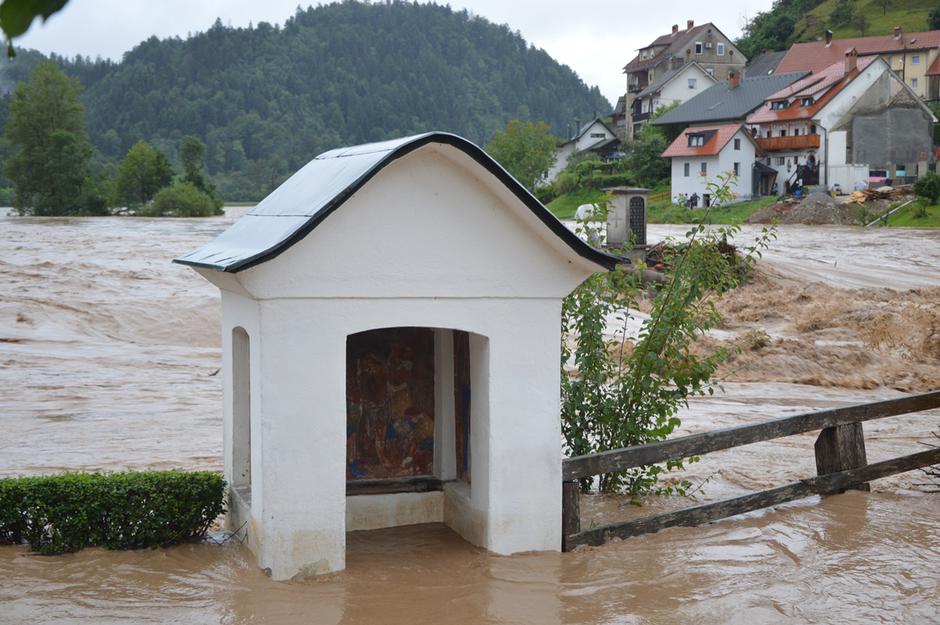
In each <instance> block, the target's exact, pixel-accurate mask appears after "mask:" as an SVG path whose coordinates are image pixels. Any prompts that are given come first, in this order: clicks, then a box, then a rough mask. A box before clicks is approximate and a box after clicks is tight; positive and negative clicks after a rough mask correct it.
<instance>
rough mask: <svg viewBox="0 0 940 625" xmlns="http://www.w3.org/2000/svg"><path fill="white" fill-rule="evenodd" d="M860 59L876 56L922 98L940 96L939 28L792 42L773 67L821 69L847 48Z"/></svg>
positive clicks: (778, 68)
mask: <svg viewBox="0 0 940 625" xmlns="http://www.w3.org/2000/svg"><path fill="white" fill-rule="evenodd" d="M853 48H854V49H855V50H857V51H858V56H859V57H860V58H866V57H878V56H880V57H881V58H882V59H884V60H885V62H886V63H887V64H888V66H889V67H890V68H891V70H892V71H894V72H895V73H896V74H897V75H898V77H900V79H901V80H903V81H904V83H905V84H906V85H907V86H908V87H910V88H911V89H912V90H913V91H914V93H916V94H917V95H918V96H920V97H921V98H924V99H925V100H938V99H940V30H931V31H926V32H915V33H905V32H903V30H902V29H901V28H900V27H895V29H894V33H893V34H891V35H881V36H875V37H852V38H850V39H833V38H832V32H831V31H827V32H826V38H825V40H822V41H809V42H806V43H796V44H793V46H791V47H790V49H789V50H788V51H787V54H786V56H784V57H783V60H782V61H780V64H779V65H778V66H777V69H776V71H777V72H797V71H811V72H814V73H815V72H818V71H821V70H823V69H825V68H827V67H829V66H830V65H832V64H833V63H839V62H841V61H842V58H843V57H844V56H845V53H846V52H847V51H849V50H851V49H853Z"/></svg>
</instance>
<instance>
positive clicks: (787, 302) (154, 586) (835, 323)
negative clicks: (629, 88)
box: [0, 210, 940, 625]
mask: <svg viewBox="0 0 940 625" xmlns="http://www.w3.org/2000/svg"><path fill="white" fill-rule="evenodd" d="M237 212H240V211H238V210H234V211H230V212H229V215H227V216H226V217H220V218H213V219H205V220H185V219H184V220H170V219H165V220H150V219H131V218H97V219H64V218H63V219H58V218H46V219H34V218H15V217H0V397H2V405H3V408H2V411H0V430H2V432H3V434H2V437H0V475H21V474H40V473H52V472H58V471H64V470H68V469H84V470H95V469H102V470H120V469H125V468H169V467H182V468H188V469H196V468H199V469H213V470H220V469H221V438H222V436H221V385H220V375H221V373H220V372H219V366H220V353H219V331H218V325H219V319H218V313H219V310H218V295H217V292H216V290H215V288H214V287H212V286H211V285H209V284H208V283H206V282H204V281H203V280H202V279H200V278H199V277H198V276H197V275H196V274H195V273H193V272H192V271H190V270H189V269H187V268H185V267H180V266H177V265H171V264H170V263H169V260H170V259H171V258H172V257H173V256H175V255H177V254H179V253H181V252H184V251H187V250H189V249H192V248H194V247H196V246H197V245H198V244H199V243H201V242H204V241H206V240H208V239H210V238H211V237H212V236H214V235H215V234H216V233H217V232H219V231H221V230H222V229H223V228H224V227H225V226H227V225H228V224H229V223H231V222H232V220H233V219H234V216H235V213H237ZM681 231H683V228H681V227H677V226H652V227H651V228H650V236H651V238H652V239H653V240H656V239H658V238H659V237H661V236H662V235H665V234H679V233H681ZM754 231H755V230H754V229H746V230H745V233H744V234H743V235H742V236H746V235H747V233H748V232H751V233H753V232H754ZM892 289H893V290H892ZM722 306H723V312H724V313H725V315H726V318H727V322H726V324H725V325H724V326H723V327H722V328H721V329H719V330H717V331H715V332H713V333H711V334H710V336H709V337H708V338H707V340H708V341H712V342H714V343H721V342H725V343H734V342H735V341H738V344H739V346H742V347H743V350H742V355H741V356H740V357H738V359H737V360H736V361H735V362H732V363H729V365H728V366H727V367H726V368H725V369H723V372H722V377H723V379H724V380H726V383H725V384H724V385H723V390H722V392H719V393H717V394H716V395H715V396H714V397H710V398H707V399H700V400H696V401H693V402H692V405H691V406H690V408H689V409H688V410H685V411H684V412H683V414H682V415H681V416H682V418H683V426H682V430H683V431H684V432H696V431H703V430H706V429H712V428H716V427H723V426H728V425H734V424H739V423H747V422H754V421H759V420H763V419H766V418H770V417H776V416H785V415H788V414H795V413H798V412H804V411H809V410H813V409H819V408H824V407H830V406H837V405H842V404H846V403H856V402H864V401H870V400H874V399H879V398H887V397H893V396H897V395H899V394H900V392H901V391H917V390H927V389H928V388H930V387H932V386H933V387H936V386H940V311H938V308H940V232H938V231H916V230H889V229H875V230H860V229H854V228H840V227H801V226H791V227H786V228H781V229H780V236H779V239H778V240H777V242H776V243H775V244H774V249H773V251H772V252H771V253H770V254H768V255H767V256H766V260H765V262H764V263H763V269H762V270H761V274H760V276H759V278H758V279H757V280H755V281H754V283H753V284H751V285H749V286H747V287H744V288H743V289H741V290H740V292H739V293H736V294H735V295H733V296H732V299H731V300H729V302H727V303H723V304H722ZM899 317H900V318H899ZM938 427H940V414H937V411H935V412H933V413H922V414H917V415H907V416H902V417H895V418H892V419H885V420H881V421H876V422H872V423H870V424H866V425H865V430H866V437H867V440H868V453H869V459H870V460H871V461H877V460H882V459H886V458H888V457H892V456H895V455H902V454H906V453H913V452H915V451H919V450H921V449H922V448H923V447H922V445H923V444H924V443H925V442H928V441H930V440H931V435H930V432H931V430H935V429H937V428H938ZM814 438H815V435H805V436H795V437H791V438H787V439H782V440H780V441H775V442H768V443H761V444H757V445H751V446H748V447H744V448H739V449H733V450H728V451H726V452H719V453H716V454H712V455H709V456H707V457H706V458H705V459H704V460H703V461H702V462H700V463H697V464H694V465H692V466H691V467H690V468H689V470H688V471H687V472H686V474H685V475H686V477H688V478H689V479H691V480H692V481H693V482H694V483H696V484H698V483H701V482H704V486H703V491H702V492H701V493H700V494H699V500H708V499H712V498H719V497H726V496H729V495H731V494H735V493H740V492H744V491H747V490H753V489H757V488H764V487H769V486H772V485H776V484H782V483H784V482H789V481H793V480H795V479H799V478H801V477H807V476H810V475H813V474H814V472H815V465H814V460H813V453H812V445H813V441H814ZM924 480H925V478H924V477H923V476H922V475H921V474H919V473H909V474H904V475H900V476H895V477H893V478H889V479H887V480H882V481H880V482H876V483H875V484H874V485H873V492H872V493H870V494H866V493H861V492H850V493H847V494H845V495H839V496H835V497H830V498H826V499H825V500H819V499H815V498H814V499H809V500H806V501H803V502H797V503H793V504H789V505H785V506H780V507H778V508H776V509H774V510H770V511H764V512H759V513H752V514H749V515H744V516H741V517H737V518H735V519H729V520H725V521H722V522H719V523H716V524H713V525H710V526H707V527H702V528H693V529H686V528H675V529H670V530H665V531H663V532H660V533H659V534H655V535H651V536H646V537H641V538H633V539H630V540H627V541H623V542H614V543H611V544H608V545H605V546H603V547H599V548H592V549H587V550H583V551H578V552H575V553H569V554H556V553H539V554H524V555H519V556H514V557H499V556H493V555H489V554H487V553H485V552H483V551H481V550H479V549H476V548H474V547H471V546H469V545H468V544H466V543H464V542H462V541H461V540H460V539H459V538H457V537H456V536H455V535H454V534H452V533H450V532H449V531H448V530H446V529H444V528H442V527H437V526H415V527H408V528H398V529H392V530H381V531H376V532H359V533H354V534H351V535H350V537H349V553H348V568H347V570H346V571H345V572H343V573H339V574H335V575H331V576H327V577H325V578H321V579H317V580H309V581H306V582H302V583H275V582H271V581H270V580H269V579H268V578H267V577H265V575H264V574H263V573H262V572H261V571H259V570H257V569H256V567H255V566H254V564H253V563H252V562H251V561H250V560H249V558H248V556H247V553H246V552H245V551H244V550H243V548H242V547H240V546H238V545H234V544H226V545H223V546H217V545H213V544H198V545H185V546H181V547H177V548H172V549H166V550H154V551H142V552H108V551H102V550H97V549H89V550H85V551H83V552H80V553H78V554H74V555H68V556H61V557H54V558H44V557H38V556H32V555H29V554H28V553H27V550H26V549H25V548H22V547H0V623H53V622H54V623H111V622H124V623H145V622H146V623H168V622H175V623H220V622H221V623H254V622H259V623H298V622H304V623H314V624H321V623H323V624H327V623H329V624H334V623H408V624H416V623H428V624H432V623H433V624H438V623H533V624H535V623H539V624H548V623H622V624H629V623H644V624H658V623H662V624H667V623H669V624H671V623H682V622H693V623H701V624H709V623H716V624H717V623H747V624H748V625H756V624H758V623H780V622H787V623H835V622H838V623H843V624H849V623H876V622H887V623H918V624H920V623H937V622H940V495H930V494H926V493H925V492H924V489H923V488H922V487H920V486H918V483H919V482H923V481H924ZM675 503H676V502H673V501H671V500H669V499H657V500H654V501H650V502H649V503H648V505H646V506H644V507H642V508H635V507H633V506H629V505H627V504H625V503H624V502H623V501H622V500H620V499H615V498H602V497H590V498H584V503H583V510H582V514H583V517H584V518H583V521H582V522H583V525H584V526H585V527H588V526H590V525H592V524H597V523H603V522H609V521H611V520H614V519H617V518H623V517H625V516H636V515H642V514H648V513H650V512H652V511H658V510H660V509H663V508H666V507H670V506H673V505H675ZM679 503H680V504H681V503H684V502H679Z"/></svg>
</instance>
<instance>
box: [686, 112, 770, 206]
mask: <svg viewBox="0 0 940 625" xmlns="http://www.w3.org/2000/svg"><path fill="white" fill-rule="evenodd" d="M735 138H739V139H741V149H740V150H735V149H734V139H735ZM755 158H756V157H755V149H754V144H753V143H751V141H750V139H748V137H747V136H746V135H745V133H744V131H740V130H739V131H738V132H737V133H736V134H735V135H734V137H732V138H731V140H730V141H728V144H727V145H726V146H725V147H724V149H723V150H722V151H721V152H720V153H719V154H718V155H717V156H688V157H686V156H677V157H674V158H673V159H672V166H671V169H672V181H671V183H672V190H671V193H672V200H673V202H679V201H680V197H679V196H680V195H681V194H683V193H684V194H685V195H686V196H687V197H688V196H690V195H692V194H693V193H697V194H698V196H699V207H701V206H702V199H701V198H702V195H704V194H705V193H709V190H708V188H707V185H708V184H709V183H716V184H717V183H718V175H719V174H726V173H728V172H731V171H733V170H734V163H736V162H737V163H740V165H741V166H740V175H739V176H738V178H737V183H736V184H735V185H734V186H733V187H732V191H734V192H735V193H736V194H737V198H736V200H737V201H743V200H746V199H749V198H750V197H751V191H752V189H753V187H752V180H753V166H754V160H755ZM703 161H705V162H707V163H708V175H707V176H702V175H701V174H700V172H701V163H702V162H703ZM685 163H689V175H688V177H686V176H685V174H684V167H685Z"/></svg>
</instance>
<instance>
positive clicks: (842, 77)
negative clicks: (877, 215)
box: [747, 48, 936, 192]
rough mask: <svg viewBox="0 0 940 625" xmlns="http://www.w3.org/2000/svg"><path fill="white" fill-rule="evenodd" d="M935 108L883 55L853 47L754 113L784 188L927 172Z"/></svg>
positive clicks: (847, 186) (759, 138) (751, 124)
mask: <svg viewBox="0 0 940 625" xmlns="http://www.w3.org/2000/svg"><path fill="white" fill-rule="evenodd" d="M935 121H936V120H935V119H934V117H933V115H932V113H931V112H930V109H928V108H927V106H926V105H925V104H924V102H923V101H922V100H921V99H920V98H919V97H917V94H916V93H915V92H914V90H913V89H912V88H911V87H910V85H907V84H906V83H905V82H904V81H903V80H902V79H901V77H900V76H898V74H897V73H895V72H893V71H891V68H890V67H889V66H888V64H887V62H885V60H884V59H882V58H880V57H879V56H878V55H869V56H864V57H860V55H859V53H858V51H856V50H855V49H854V48H853V49H850V50H848V51H846V52H845V54H844V55H843V58H842V59H840V60H839V61H837V62H835V63H831V64H830V65H828V66H826V67H825V68H822V69H820V70H817V71H814V72H813V73H812V74H809V75H807V76H805V77H803V78H801V79H800V80H798V81H796V82H794V83H792V84H791V85H789V86H787V87H784V88H783V89H780V90H779V91H777V92H776V93H774V94H772V95H771V96H770V97H768V98H767V99H766V100H765V101H764V104H763V105H762V106H761V107H759V108H757V109H756V110H755V111H754V112H752V113H751V114H750V115H748V117H747V125H748V128H749V129H750V130H751V132H752V134H753V135H754V137H755V141H756V142H757V144H758V145H759V146H760V148H761V151H762V152H763V154H764V156H763V158H764V162H763V164H764V165H765V166H767V167H771V168H773V169H775V170H776V171H777V174H778V183H779V191H780V192H787V191H789V190H791V189H794V188H797V187H802V186H804V185H817V184H818V185H823V186H825V187H826V188H833V187H834V186H836V185H838V186H839V187H840V188H841V189H842V190H843V191H851V190H852V189H854V188H855V187H857V186H860V185H862V184H867V182H868V178H869V177H870V171H871V170H883V171H885V172H886V173H885V176H887V177H889V178H895V177H908V176H914V175H917V174H918V173H924V172H926V170H927V165H928V163H929V162H930V161H931V160H932V156H931V148H932V141H933V140H932V124H933V123H934V122H935Z"/></svg>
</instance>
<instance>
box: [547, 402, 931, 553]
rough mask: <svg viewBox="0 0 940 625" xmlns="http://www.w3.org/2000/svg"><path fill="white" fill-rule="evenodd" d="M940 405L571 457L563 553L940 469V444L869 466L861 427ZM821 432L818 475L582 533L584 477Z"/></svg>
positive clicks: (794, 419) (877, 406) (852, 412)
mask: <svg viewBox="0 0 940 625" xmlns="http://www.w3.org/2000/svg"><path fill="white" fill-rule="evenodd" d="M933 408H940V391H932V392H930V393H922V394H919V395H910V396H908V397H902V398H900V399H890V400H887V401H879V402H875V403H870V404H859V405H855V406H847V407H844V408H835V409H832V410H823V411H820V412H811V413H807V414H800V415H795V416H791V417H784V418H782V419H774V420H772V421H766V422H764V423H757V424H754V425H741V426H736V427H731V428H725V429H721V430H715V431H712V432H703V433H701V434H693V435H691V436H683V437H681V438H674V439H671V440H666V441H662V442H659V443H651V444H649V445H640V446H637V447H627V448H624V449H615V450H612V451H605V452H602V453H598V454H590V455H586V456H576V457H574V458H567V459H565V461H564V464H563V466H562V475H563V480H564V482H563V483H562V536H563V543H564V546H563V548H564V550H565V551H570V550H571V549H573V548H575V547H577V546H578V545H599V544H601V543H604V542H606V541H607V540H609V539H611V538H615V537H617V538H628V537H630V536H637V535H639V534H646V533H649V532H656V531H659V530H661V529H664V528H667V527H674V526H694V525H701V524H703V523H708V522H710V521H715V520H718V519H723V518H726V517H730V516H734V515H736V514H741V513H743V512H749V511H751V510H758V509H760V508H767V507H769V506H775V505H778V504H781V503H785V502H787V501H793V500H795V499H802V498H804V497H810V496H812V495H831V494H835V493H840V492H843V491H845V490H847V489H851V488H862V489H867V488H868V485H867V482H870V481H872V480H875V479H878V478H882V477H886V476H889V475H894V474H896V473H903V472H905V471H910V470H912V469H919V468H923V467H927V466H930V465H934V464H940V447H930V448H928V449H926V450H925V451H921V452H918V453H915V454H911V455H909V456H903V457H900V458H894V459H891V460H885V461H883V462H876V463H874V464H868V461H867V457H866V453H865V436H864V433H863V431H862V423H863V422H864V421H871V420H873V419H882V418H885V417H892V416H896V415H902V414H908V413H912V412H920V411H924V410H930V409H933ZM815 430H822V432H821V433H820V434H819V438H817V439H816V445H815V453H816V472H817V475H816V477H811V478H808V479H804V480H800V481H799V482H793V483H791V484H786V485H784V486H779V487H777V488H771V489H768V490H763V491H759V492H756V493H749V494H747V495H743V496H740V497H734V498H732V499H725V500H723V501H718V502H714V503H707V504H701V505H697V506H692V507H689V508H684V509H682V510H678V511H675V512H668V513H665V514H657V515H654V516H650V517H645V518H641V519H636V520H633V521H627V522H625V523H616V524H612V525H603V526H600V527H593V528H590V529H586V530H582V529H581V518H580V501H579V497H580V491H579V485H578V480H579V479H582V478H588V477H593V476H595V475H602V474H605V473H613V472H617V471H624V470H626V469H631V468H635V467H643V466H647V465H651V464H656V463H659V462H666V461H667V460H675V459H679V458H688V457H690V456H701V455H703V454H706V453H709V452H712V451H718V450H720V449H729V448H732V447H740V446H741V445H749V444H751V443H757V442H760V441H768V440H773V439H775V438H782V437H785V436H792V435H794V434H802V433H804V432H812V431H815Z"/></svg>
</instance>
